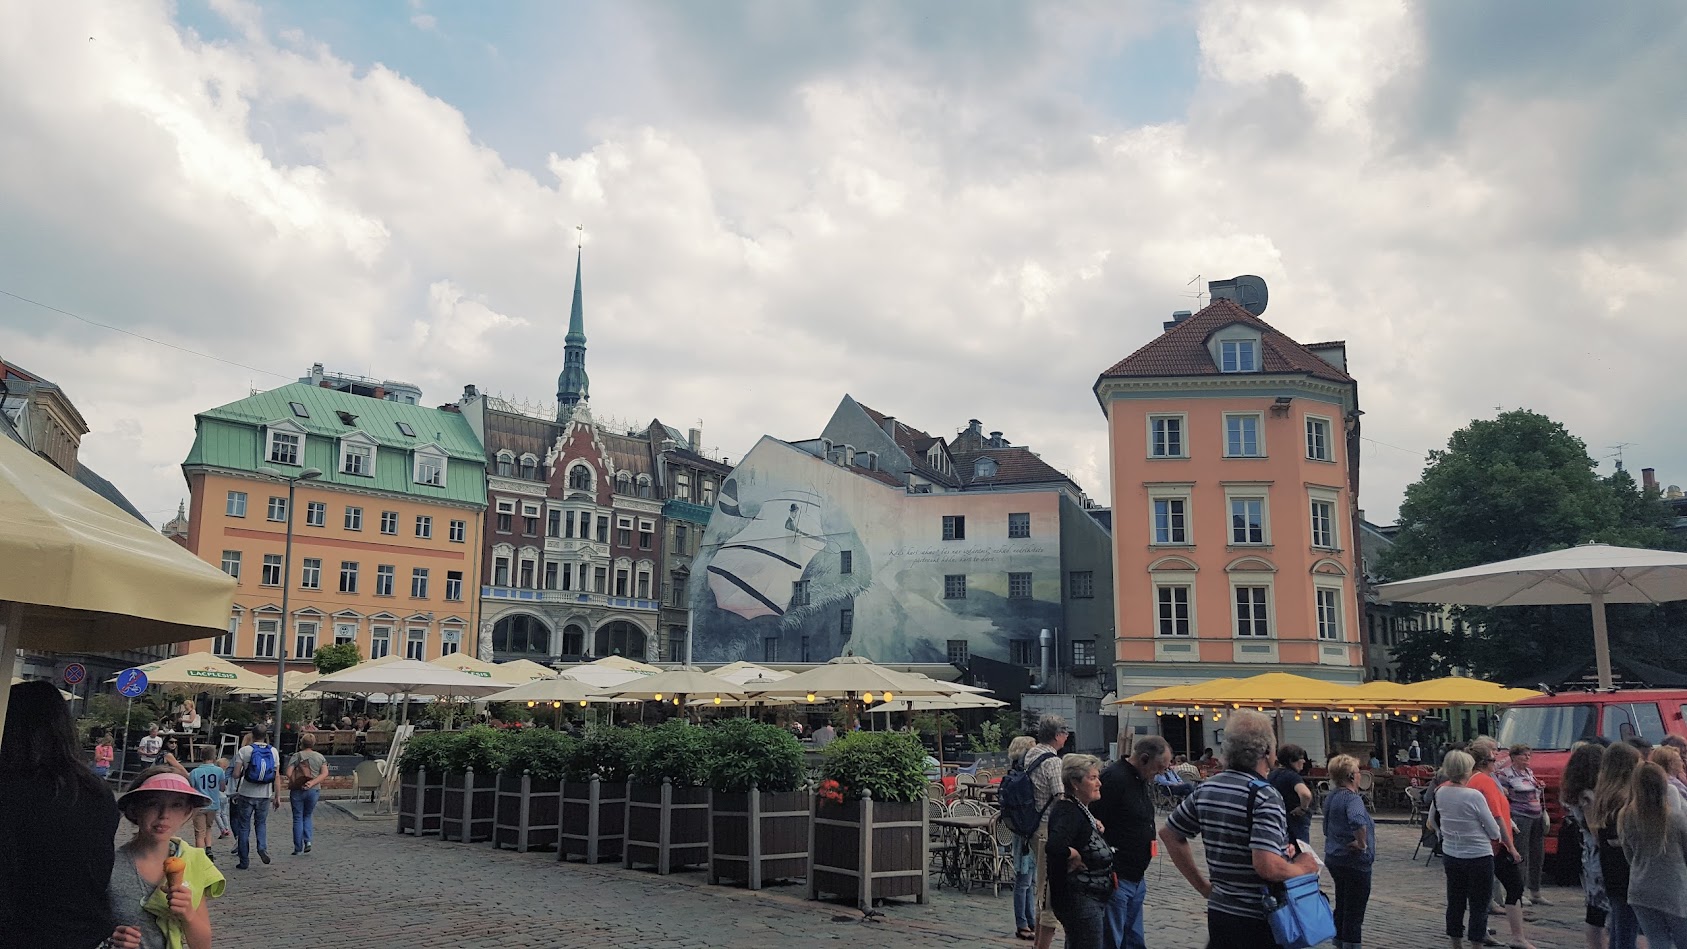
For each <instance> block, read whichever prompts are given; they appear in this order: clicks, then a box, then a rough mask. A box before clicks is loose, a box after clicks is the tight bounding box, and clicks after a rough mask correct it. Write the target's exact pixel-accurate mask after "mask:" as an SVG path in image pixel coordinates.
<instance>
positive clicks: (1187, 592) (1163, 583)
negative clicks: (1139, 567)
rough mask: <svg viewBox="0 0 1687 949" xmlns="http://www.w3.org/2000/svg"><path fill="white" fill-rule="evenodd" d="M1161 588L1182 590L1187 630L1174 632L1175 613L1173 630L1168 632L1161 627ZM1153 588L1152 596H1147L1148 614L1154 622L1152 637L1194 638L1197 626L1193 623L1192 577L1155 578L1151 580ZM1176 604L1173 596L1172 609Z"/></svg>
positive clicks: (1193, 597)
mask: <svg viewBox="0 0 1687 949" xmlns="http://www.w3.org/2000/svg"><path fill="white" fill-rule="evenodd" d="M1162 589H1169V590H1182V591H1183V596H1184V605H1185V606H1187V607H1188V612H1189V618H1188V620H1187V622H1188V624H1189V629H1188V631H1187V632H1182V633H1179V632H1176V622H1177V620H1176V616H1175V615H1174V616H1173V618H1172V624H1173V626H1172V628H1173V631H1172V632H1169V633H1168V632H1165V631H1164V630H1163V629H1161V626H1160V624H1161V622H1162V617H1161V615H1160V591H1161V590H1162ZM1153 590H1154V595H1153V596H1152V597H1149V610H1150V615H1151V616H1152V617H1153V622H1154V638H1156V639H1194V638H1196V632H1197V627H1196V625H1195V582H1194V580H1193V579H1190V580H1163V579H1159V578H1155V580H1154V581H1153ZM1176 605H1177V604H1176V602H1175V598H1174V601H1173V603H1172V606H1173V608H1174V609H1175V607H1176Z"/></svg>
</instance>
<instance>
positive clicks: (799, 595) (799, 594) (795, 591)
mask: <svg viewBox="0 0 1687 949" xmlns="http://www.w3.org/2000/svg"><path fill="white" fill-rule="evenodd" d="M791 605H792V606H807V605H808V581H807V580H793V581H791Z"/></svg>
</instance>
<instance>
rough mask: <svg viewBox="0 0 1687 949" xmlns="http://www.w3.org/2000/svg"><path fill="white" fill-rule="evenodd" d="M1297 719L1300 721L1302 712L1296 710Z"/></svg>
mask: <svg viewBox="0 0 1687 949" xmlns="http://www.w3.org/2000/svg"><path fill="white" fill-rule="evenodd" d="M1295 721H1297V722H1298V721H1300V712H1299V711H1296V712H1295Z"/></svg>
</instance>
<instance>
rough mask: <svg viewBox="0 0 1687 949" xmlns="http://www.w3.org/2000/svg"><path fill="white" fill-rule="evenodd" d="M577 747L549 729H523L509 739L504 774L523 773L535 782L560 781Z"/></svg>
mask: <svg viewBox="0 0 1687 949" xmlns="http://www.w3.org/2000/svg"><path fill="white" fill-rule="evenodd" d="M576 744H577V742H576V741H575V740H574V739H573V738H571V737H569V736H568V735H564V734H563V733H561V732H555V731H551V730H550V729H549V728H523V729H522V730H521V731H519V732H516V733H515V734H514V735H513V736H512V737H511V738H510V741H509V757H508V758H507V759H505V761H504V773H505V774H513V775H516V776H517V777H519V776H520V775H521V773H522V772H523V771H526V772H528V773H529V774H530V775H532V777H533V780H535V781H561V780H562V778H563V774H564V773H565V772H566V771H567V770H568V763H569V761H570V760H571V759H572V758H573V756H574V746H575V745H576Z"/></svg>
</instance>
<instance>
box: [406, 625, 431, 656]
mask: <svg viewBox="0 0 1687 949" xmlns="http://www.w3.org/2000/svg"><path fill="white" fill-rule="evenodd" d="M417 633H421V634H422V635H420V636H417V635H416V634H417ZM404 658H406V659H415V660H418V661H420V662H426V661H427V660H428V628H427V627H426V626H410V625H406V626H405V628H404Z"/></svg>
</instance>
